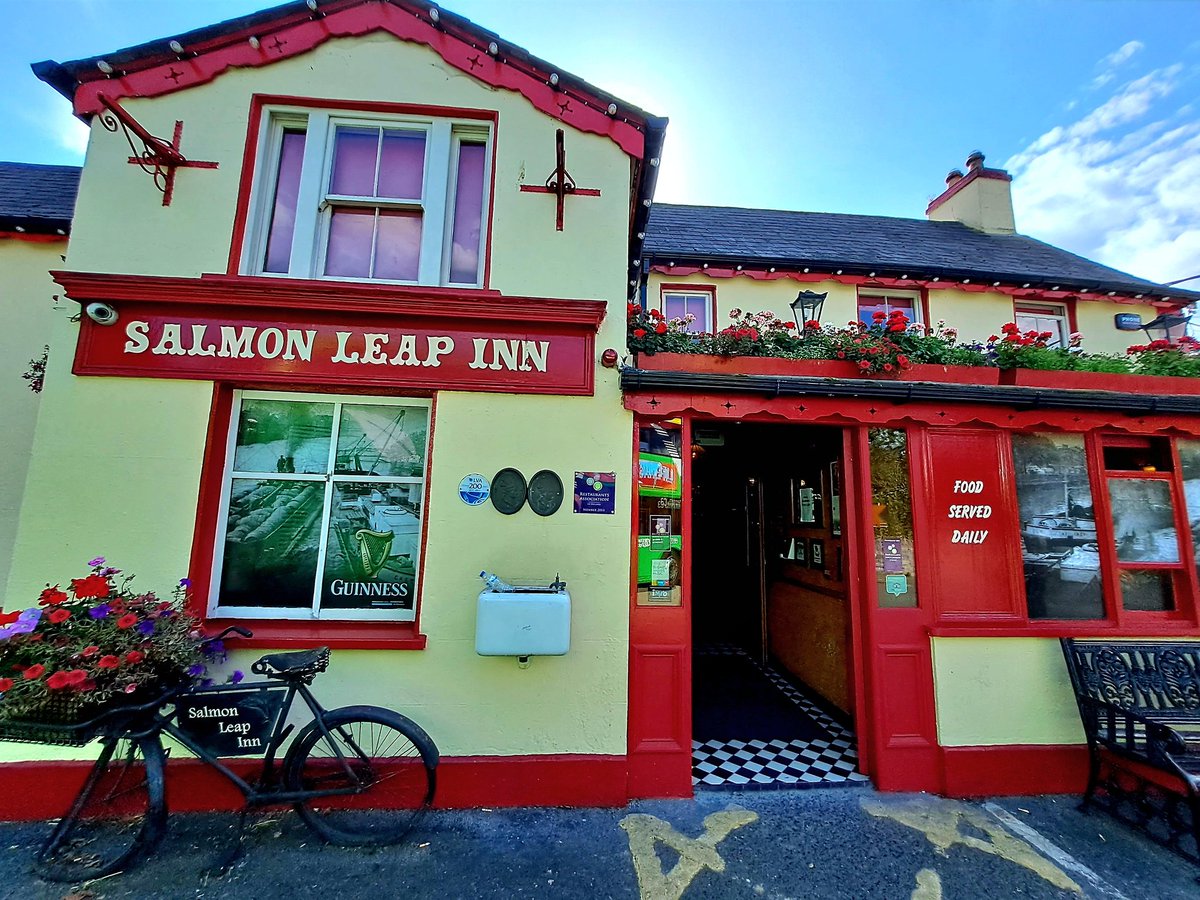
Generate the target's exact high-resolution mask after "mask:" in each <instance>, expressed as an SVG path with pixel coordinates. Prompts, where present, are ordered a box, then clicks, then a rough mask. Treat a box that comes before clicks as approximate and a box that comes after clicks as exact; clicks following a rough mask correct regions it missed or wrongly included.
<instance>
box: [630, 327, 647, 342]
mask: <svg viewBox="0 0 1200 900" xmlns="http://www.w3.org/2000/svg"><path fill="white" fill-rule="evenodd" d="M633 336H634V337H635V338H637V339H638V340H639V341H640V340H641V339H642V338H644V337H645V336H646V329H645V328H635V329H633Z"/></svg>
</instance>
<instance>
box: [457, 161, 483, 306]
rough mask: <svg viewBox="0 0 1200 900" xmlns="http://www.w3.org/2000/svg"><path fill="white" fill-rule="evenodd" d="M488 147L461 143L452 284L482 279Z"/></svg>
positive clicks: (474, 281) (475, 281) (469, 282)
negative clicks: (484, 177) (480, 253)
mask: <svg viewBox="0 0 1200 900" xmlns="http://www.w3.org/2000/svg"><path fill="white" fill-rule="evenodd" d="M486 150H487V148H486V146H485V145H484V144H468V143H465V142H463V143H460V144H459V148H458V182H457V188H456V190H455V195H454V227H453V230H452V232H451V240H452V241H453V244H452V245H451V247H450V281H451V282H453V283H454V284H476V283H477V282H478V281H479V280H480V279H479V236H480V230H481V228H482V227H483V175H484V171H483V164H484V160H485V158H486V156H487V152H486Z"/></svg>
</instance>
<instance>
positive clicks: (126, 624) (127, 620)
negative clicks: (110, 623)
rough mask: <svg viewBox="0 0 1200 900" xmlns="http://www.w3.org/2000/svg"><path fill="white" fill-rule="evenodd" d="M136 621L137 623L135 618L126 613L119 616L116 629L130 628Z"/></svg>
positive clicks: (131, 614)
mask: <svg viewBox="0 0 1200 900" xmlns="http://www.w3.org/2000/svg"><path fill="white" fill-rule="evenodd" d="M137 621H138V617H137V616H135V615H134V614H133V613H127V614H125V615H123V616H121V618H119V619H117V627H118V628H132V627H133V626H134V625H136V624H137Z"/></svg>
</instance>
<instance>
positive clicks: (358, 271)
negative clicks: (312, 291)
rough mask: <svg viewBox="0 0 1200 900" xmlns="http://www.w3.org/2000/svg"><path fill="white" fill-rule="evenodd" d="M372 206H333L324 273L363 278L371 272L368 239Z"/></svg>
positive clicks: (373, 230)
mask: <svg viewBox="0 0 1200 900" xmlns="http://www.w3.org/2000/svg"><path fill="white" fill-rule="evenodd" d="M374 233H375V210H373V209H335V210H334V211H333V216H332V218H331V219H330V222H329V249H328V251H326V254H325V274H326V275H346V276H350V277H352V278H366V277H368V276H369V275H370V274H371V239H372V237H373V235H374Z"/></svg>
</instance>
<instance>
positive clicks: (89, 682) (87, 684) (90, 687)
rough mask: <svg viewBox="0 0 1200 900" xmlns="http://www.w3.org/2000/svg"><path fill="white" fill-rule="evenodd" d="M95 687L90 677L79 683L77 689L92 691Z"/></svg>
mask: <svg viewBox="0 0 1200 900" xmlns="http://www.w3.org/2000/svg"><path fill="white" fill-rule="evenodd" d="M95 689H96V682H95V681H94V680H93V679H91V678H88V679H87V680H86V681H84V682H83V683H82V684H80V685H79V690H81V691H94V690H95Z"/></svg>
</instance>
